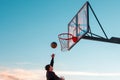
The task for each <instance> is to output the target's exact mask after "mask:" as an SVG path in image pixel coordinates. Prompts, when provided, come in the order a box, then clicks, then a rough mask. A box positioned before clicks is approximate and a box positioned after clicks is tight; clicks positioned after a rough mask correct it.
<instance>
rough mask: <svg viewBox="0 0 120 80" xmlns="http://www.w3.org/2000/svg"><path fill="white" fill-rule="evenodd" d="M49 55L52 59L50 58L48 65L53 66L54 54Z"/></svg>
mask: <svg viewBox="0 0 120 80" xmlns="http://www.w3.org/2000/svg"><path fill="white" fill-rule="evenodd" d="M51 57H52V59H51V62H50V65H51V66H52V67H53V65H54V57H55V54H52V55H51Z"/></svg>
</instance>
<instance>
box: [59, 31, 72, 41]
mask: <svg viewBox="0 0 120 80" xmlns="http://www.w3.org/2000/svg"><path fill="white" fill-rule="evenodd" d="M61 35H68V36H69V35H70V36H71V37H70V38H68V37H67V38H62V37H61ZM58 37H59V39H62V40H70V39H72V38H73V35H72V34H69V33H61V34H59V35H58Z"/></svg>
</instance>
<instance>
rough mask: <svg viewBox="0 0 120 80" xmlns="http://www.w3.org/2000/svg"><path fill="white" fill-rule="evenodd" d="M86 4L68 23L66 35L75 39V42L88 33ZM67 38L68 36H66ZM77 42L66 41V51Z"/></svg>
mask: <svg viewBox="0 0 120 80" xmlns="http://www.w3.org/2000/svg"><path fill="white" fill-rule="evenodd" d="M88 4H89V3H88V2H86V3H85V4H84V5H83V6H82V8H81V9H80V10H79V11H78V13H77V14H76V15H75V16H74V17H73V18H72V20H71V21H70V22H69V23H68V33H69V34H72V35H73V36H75V37H77V38H78V40H77V42H78V41H79V40H80V39H81V38H82V37H83V36H84V35H85V34H86V33H87V32H88V31H89V19H88V18H89V14H88ZM68 37H69V36H68ZM77 42H73V40H68V50H70V49H71V48H72V47H73V46H74V45H75V44H77Z"/></svg>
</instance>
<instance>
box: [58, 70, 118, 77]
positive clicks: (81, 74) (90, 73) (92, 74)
mask: <svg viewBox="0 0 120 80" xmlns="http://www.w3.org/2000/svg"><path fill="white" fill-rule="evenodd" d="M58 74H63V75H80V76H111V77H112V76H119V77H120V73H98V72H74V71H71V72H69V71H62V72H61V71H58Z"/></svg>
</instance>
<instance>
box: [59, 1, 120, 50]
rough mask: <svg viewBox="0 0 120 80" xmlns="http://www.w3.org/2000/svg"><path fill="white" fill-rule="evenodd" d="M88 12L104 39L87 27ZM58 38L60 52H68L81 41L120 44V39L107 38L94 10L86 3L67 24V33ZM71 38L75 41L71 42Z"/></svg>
mask: <svg viewBox="0 0 120 80" xmlns="http://www.w3.org/2000/svg"><path fill="white" fill-rule="evenodd" d="M89 10H91V11H92V14H93V15H94V17H95V19H96V21H97V22H98V25H99V26H100V28H101V30H102V32H103V34H104V37H103V36H100V35H97V34H95V33H93V32H92V31H91V28H90V25H89ZM63 36H65V37H63ZM58 37H59V40H60V44H61V50H62V51H64V49H65V51H66V50H70V49H71V48H72V47H74V46H75V44H77V42H79V41H80V40H81V39H88V40H96V41H103V42H110V43H117V44H120V38H117V37H111V38H108V37H107V35H106V33H105V31H104V29H103V27H102V25H101V24H100V22H99V20H98V18H97V16H96V14H95V12H94V10H93V9H92V7H91V5H90V4H89V2H88V1H87V2H86V3H85V4H84V5H83V6H82V8H81V9H80V10H79V11H78V12H77V14H76V15H75V16H74V17H73V18H72V20H71V21H70V22H69V23H68V33H62V34H59V35H58ZM61 37H62V38H61ZM73 38H75V39H76V41H73Z"/></svg>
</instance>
